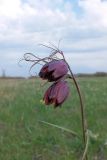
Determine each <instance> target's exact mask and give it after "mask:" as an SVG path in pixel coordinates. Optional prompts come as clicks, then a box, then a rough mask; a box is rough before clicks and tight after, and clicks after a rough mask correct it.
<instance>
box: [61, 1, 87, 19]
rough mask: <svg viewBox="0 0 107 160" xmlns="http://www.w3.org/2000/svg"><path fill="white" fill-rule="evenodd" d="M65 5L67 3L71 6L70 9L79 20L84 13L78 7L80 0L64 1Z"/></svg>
mask: <svg viewBox="0 0 107 160" xmlns="http://www.w3.org/2000/svg"><path fill="white" fill-rule="evenodd" d="M64 1H65V3H66V2H67V1H68V2H69V3H71V5H72V9H73V11H74V12H75V14H76V16H77V17H79V18H81V16H82V15H83V13H84V11H83V9H82V8H81V7H80V6H79V1H80V0H64Z"/></svg>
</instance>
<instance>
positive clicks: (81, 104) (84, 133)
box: [62, 55, 88, 160]
mask: <svg viewBox="0 0 107 160" xmlns="http://www.w3.org/2000/svg"><path fill="white" fill-rule="evenodd" d="M62 56H63V59H64V61H65V62H66V60H65V57H64V55H62ZM66 63H67V62H66ZM67 65H68V63H67ZM68 69H69V71H70V74H71V77H72V79H73V81H74V84H75V86H76V89H77V92H78V95H79V100H80V107H81V120H82V132H83V141H84V148H85V146H86V141H87V140H86V130H87V126H86V119H85V112H84V105H83V100H82V96H81V92H80V88H79V86H78V83H77V81H76V79H75V77H74V74H73V72H72V70H71V68H70V66H69V65H68ZM85 160H88V158H87V154H86V155H85Z"/></svg>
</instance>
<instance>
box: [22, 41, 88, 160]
mask: <svg viewBox="0 0 107 160" xmlns="http://www.w3.org/2000/svg"><path fill="white" fill-rule="evenodd" d="M41 45H42V46H44V47H47V48H49V49H51V54H50V55H49V56H48V57H44V58H40V57H38V56H36V55H34V54H32V53H26V54H24V60H25V61H28V62H32V65H31V67H30V70H31V69H32V68H33V67H34V66H35V65H36V64H41V65H42V67H41V70H40V71H39V76H40V78H42V79H44V80H47V81H49V82H52V85H51V86H50V87H49V88H48V89H47V90H46V92H45V94H44V96H43V101H44V103H45V104H46V105H50V104H53V105H54V107H55V108H56V107H58V106H61V105H62V103H63V102H64V101H65V100H66V99H67V97H68V95H69V91H70V89H69V85H68V83H67V81H66V80H65V79H66V78H71V79H72V80H73V81H74V84H75V86H76V89H77V92H78V95H79V100H80V107H81V121H82V132H83V141H84V147H86V148H85V151H84V154H83V158H82V160H87V136H86V132H87V126H86V119H85V115H84V106H83V101H82V96H81V92H80V89H79V86H78V84H77V81H76V79H75V77H74V75H73V73H72V70H71V68H70V66H69V64H68V63H67V61H66V59H65V56H64V53H63V52H62V51H61V50H59V48H57V47H56V46H54V45H52V47H51V46H48V45H43V44H41ZM58 54H60V57H61V58H59V57H58ZM68 73H69V74H68Z"/></svg>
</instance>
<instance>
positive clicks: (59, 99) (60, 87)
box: [43, 80, 69, 107]
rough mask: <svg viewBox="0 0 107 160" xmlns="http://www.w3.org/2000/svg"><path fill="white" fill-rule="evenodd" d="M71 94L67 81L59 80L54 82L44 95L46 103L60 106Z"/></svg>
mask: <svg viewBox="0 0 107 160" xmlns="http://www.w3.org/2000/svg"><path fill="white" fill-rule="evenodd" d="M68 95H69V86H68V84H67V82H66V81H61V80H60V81H58V82H55V83H54V84H52V85H51V86H50V87H49V88H48V89H47V91H46V92H45V95H44V97H43V100H44V102H45V104H46V105H50V104H54V107H57V106H60V105H61V104H62V103H63V102H64V101H65V100H66V99H67V97H68Z"/></svg>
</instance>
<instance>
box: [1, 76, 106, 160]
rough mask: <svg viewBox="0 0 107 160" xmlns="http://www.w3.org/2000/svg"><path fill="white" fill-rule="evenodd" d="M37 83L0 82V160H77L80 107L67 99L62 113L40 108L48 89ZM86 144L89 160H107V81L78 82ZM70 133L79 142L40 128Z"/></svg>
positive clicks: (80, 149) (74, 98)
mask: <svg viewBox="0 0 107 160" xmlns="http://www.w3.org/2000/svg"><path fill="white" fill-rule="evenodd" d="M40 83H43V81H40V80H39V79H22V80H21V79H0V160H80V159H81V155H82V153H83V145H82V131H81V117H80V104H79V99H78V95H77V92H76V89H75V87H74V85H73V83H72V81H71V82H70V81H69V85H70V86H71V94H70V96H69V98H68V100H67V101H66V102H65V103H64V104H63V105H62V107H61V108H57V109H54V108H53V107H52V106H45V105H44V104H42V103H41V102H40V100H41V99H42V96H43V93H44V91H45V89H46V88H47V85H49V84H47V85H45V86H43V87H40ZM78 83H79V85H80V88H81V92H82V95H83V99H84V105H85V111H86V116H87V121H88V128H89V129H90V130H91V131H92V133H93V134H95V135H98V137H97V139H90V143H89V150H88V160H107V78H106V77H105V78H104V77H99V78H95V77H93V78H79V79H78ZM40 120H42V121H46V122H49V123H53V124H56V125H59V126H62V127H65V128H68V129H71V130H73V131H75V132H76V133H77V134H78V135H79V136H80V137H81V138H77V137H74V136H72V135H71V134H70V133H68V132H65V131H62V130H60V129H57V128H54V127H51V126H48V125H46V124H43V123H41V122H40Z"/></svg>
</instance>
